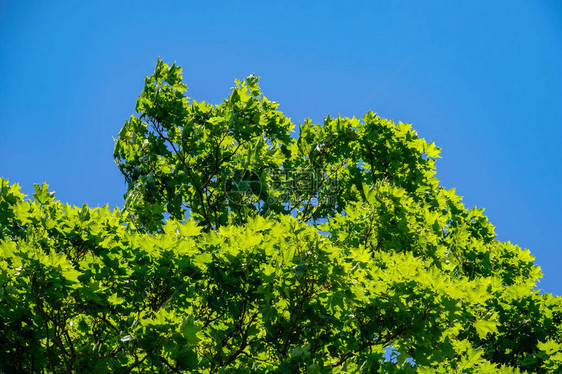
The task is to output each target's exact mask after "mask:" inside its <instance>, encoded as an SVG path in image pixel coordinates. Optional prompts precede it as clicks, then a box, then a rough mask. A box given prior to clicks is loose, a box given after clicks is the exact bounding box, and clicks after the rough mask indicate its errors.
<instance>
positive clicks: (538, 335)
mask: <svg viewBox="0 0 562 374" xmlns="http://www.w3.org/2000/svg"><path fill="white" fill-rule="evenodd" d="M186 89H187V87H186V86H185V85H184V84H183V83H182V76H181V68H180V67H178V66H176V65H175V64H173V65H168V64H166V63H164V62H163V61H161V60H160V59H159V60H158V62H157V65H156V69H155V71H154V74H152V75H151V76H150V77H146V80H145V86H144V89H143V91H142V93H141V95H140V96H139V98H138V100H137V103H136V108H135V114H133V115H132V116H131V117H130V119H129V120H128V121H126V123H125V125H124V126H123V128H122V130H121V131H120V133H119V136H118V138H117V139H116V143H115V151H114V157H115V161H116V163H117V165H118V167H119V169H120V170H121V172H122V173H123V175H124V177H125V180H126V182H127V186H128V189H127V193H126V195H125V206H124V208H123V209H115V210H110V209H109V208H108V207H107V206H104V207H97V208H95V207H88V206H87V205H84V206H82V207H71V206H69V205H63V204H61V203H60V202H59V201H57V200H55V198H54V193H52V192H49V190H48V186H47V185H46V184H43V185H36V186H35V193H34V194H33V196H32V198H26V197H25V195H23V194H22V193H21V192H20V188H19V186H18V185H17V184H10V183H9V182H8V181H6V180H0V183H1V187H0V255H1V257H0V301H1V306H2V307H1V308H0V331H1V334H0V369H1V370H0V371H1V372H5V373H23V372H29V373H36V372H52V373H58V372H65V373H72V372H76V373H135V372H162V373H183V372H186V373H187V372H193V373H219V372H221V373H227V372H249V373H250V372H258V373H259V372H263V373H266V372H279V373H296V372H303V373H304V372H306V373H325V372H333V373H338V372H342V373H354V372H362V373H377V372H381V373H394V372H404V373H452V372H457V373H523V372H529V373H558V372H560V371H561V370H562V303H561V299H560V297H557V296H553V295H551V294H545V293H541V292H540V291H539V290H536V289H535V288H536V287H535V286H536V284H537V281H538V280H539V279H540V276H541V272H540V269H539V267H538V266H537V265H535V264H534V263H533V260H534V259H533V257H532V256H531V254H530V252H529V251H528V250H523V249H521V248H519V247H518V246H516V245H513V244H511V243H509V242H500V241H498V240H497V239H496V235H495V232H494V227H493V226H492V224H491V223H490V222H489V221H488V219H487V218H486V217H485V215H484V214H483V209H477V208H473V209H467V208H466V207H465V206H464V205H463V203H462V199H461V197H460V196H458V195H457V194H456V193H455V190H454V189H446V188H444V187H442V186H440V185H439V180H438V179H437V178H436V175H435V159H436V158H437V157H439V148H437V147H436V146H435V144H433V143H428V142H426V141H425V140H424V139H423V138H421V137H420V136H419V135H418V134H417V133H416V131H414V130H413V129H412V127H411V126H410V125H408V124H404V123H401V122H398V123H395V122H393V121H390V120H386V119H383V118H380V117H379V116H377V115H376V114H374V113H372V112H368V113H366V114H365V115H364V116H363V117H362V118H361V119H357V118H342V117H340V116H338V117H330V116H328V117H326V118H325V119H324V121H323V123H322V124H313V123H312V122H311V121H310V120H306V121H304V122H303V123H302V124H300V125H299V128H298V131H295V129H294V127H295V126H294V124H293V122H292V121H291V120H290V119H289V118H287V117H286V116H284V115H283V113H282V112H280V111H279V110H278V104H277V103H276V102H274V101H271V100H268V99H267V98H266V97H265V96H263V94H262V93H261V91H260V88H259V86H258V78H257V77H256V76H253V75H252V76H249V77H247V78H246V79H245V80H243V81H236V86H235V87H234V88H232V90H231V93H230V94H229V95H228V97H227V98H226V99H224V100H223V101H222V102H221V103H220V104H218V105H212V104H209V103H205V102H198V101H195V100H191V99H189V98H188V97H187V96H186V94H185V91H186Z"/></svg>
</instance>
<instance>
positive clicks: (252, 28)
mask: <svg viewBox="0 0 562 374" xmlns="http://www.w3.org/2000/svg"><path fill="white" fill-rule="evenodd" d="M116 3H117V2H114V1H111V2H109V1H96V2H75V1H66V2H60V1H58V2H57V1H48V2H47V1H26V2H22V1H15V0H3V1H2V2H0V57H1V58H0V77H1V80H0V83H1V84H0V176H2V177H4V178H8V179H9V180H10V182H17V183H19V184H20V185H21V186H22V188H23V191H24V192H25V193H30V192H31V191H32V190H33V183H41V182H44V181H46V182H47V183H48V184H49V185H50V186H51V188H52V189H53V190H55V191H56V195H57V198H58V199H60V200H61V201H63V202H68V203H70V204H74V205H81V204H82V203H83V202H87V203H88V204H90V205H103V204H106V203H109V205H110V206H122V202H123V200H122V195H123V193H124V191H125V185H124V182H123V178H122V177H121V175H120V173H119V171H118V169H117V167H116V166H115V164H114V162H113V159H112V150H113V137H117V134H118V132H119V130H120V128H121V126H122V124H123V122H124V121H125V120H126V119H127V118H128V117H129V116H130V115H131V114H132V113H133V110H134V103H135V100H136V97H137V95H138V93H139V92H140V90H141V89H142V86H143V83H144V76H145V75H146V74H151V73H152V71H153V69H154V65H155V62H156V58H157V57H158V56H162V58H163V59H164V60H165V61H166V62H173V61H176V62H177V63H178V64H179V65H181V66H183V68H184V79H185V82H186V83H187V85H188V86H189V88H190V89H189V91H188V94H189V96H190V97H192V98H194V99H197V100H205V101H208V102H211V103H218V102H220V100H221V99H222V98H224V97H226V95H228V93H229V89H230V87H232V86H233V85H234V83H233V82H234V79H235V78H244V77H246V76H247V75H249V74H251V73H256V74H257V75H259V76H261V80H260V82H261V86H262V89H263V91H264V94H265V95H266V96H267V97H268V98H269V99H272V100H276V101H278V102H279V103H280V109H281V110H282V111H283V112H284V113H285V114H286V115H287V116H289V117H291V118H292V120H293V121H294V122H295V123H298V122H302V121H303V120H304V119H305V118H307V117H310V118H311V119H312V120H313V121H315V122H319V121H321V120H322V118H323V117H324V116H325V115H327V114H332V115H337V114H341V115H342V116H351V115H360V114H361V113H362V112H363V111H367V110H373V111H375V112H377V113H378V114H379V115H381V116H382V117H385V118H389V119H393V120H395V121H402V122H407V123H412V124H413V126H414V128H415V129H416V130H417V131H418V133H419V134H420V135H421V136H422V137H425V138H426V139H428V140H429V141H434V142H436V143H437V145H439V146H440V147H441V148H442V149H443V151H442V157H443V158H442V159H441V160H439V162H438V164H437V167H438V169H437V171H438V174H437V175H438V177H439V178H440V179H441V182H442V185H444V186H445V187H456V188H457V193H459V194H460V195H462V196H464V201H465V204H466V205H467V206H468V207H472V206H474V205H476V206H478V207H484V208H486V214H487V215H488V217H489V218H490V220H491V222H492V223H493V224H494V225H495V226H496V232H497V234H498V238H499V239H500V240H509V241H511V242H512V243H515V244H517V245H520V246H521V247H524V248H529V249H530V250H531V252H532V253H533V255H534V256H535V257H536V262H537V264H539V265H540V266H541V268H542V269H543V273H544V278H543V281H542V282H541V284H540V285H539V287H541V288H542V289H544V290H545V291H547V292H552V293H555V294H557V295H562V271H561V268H562V252H561V249H562V246H561V239H560V237H561V235H562V219H561V218H560V209H561V208H562V198H561V192H562V191H561V182H562V177H561V173H562V163H561V161H562V157H561V155H560V151H561V150H562V130H561V126H562V2H558V1H531V0H529V1H480V2H478V1H477V2H474V1H471V2H463V4H459V3H460V2H451V1H428V2H424V3H423V4H422V2H414V1H392V2H391V1H386V2H375V1H370V2H354V1H340V2H338V3H331V2H328V1H294V2H290V1H259V2H254V1H244V2H226V1H225V2H219V1H199V2H194V1H182V2H179V1H178V2H174V1H165V2H160V3H156V2H152V3H148V2H143V1H129V2H119V4H116ZM400 67H401V69H400V70H399V71H397V70H398V69H399V68H400ZM393 73H395V74H394V75H393ZM385 82H386V84H385V85H384V86H383V87H382V88H381V85H382V84H383V83H385ZM374 93H376V94H375V95H374V96H373V94H374ZM369 98H370V100H368V99H369ZM364 103H365V104H364ZM362 104H364V105H363V106H361V105H362Z"/></svg>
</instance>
